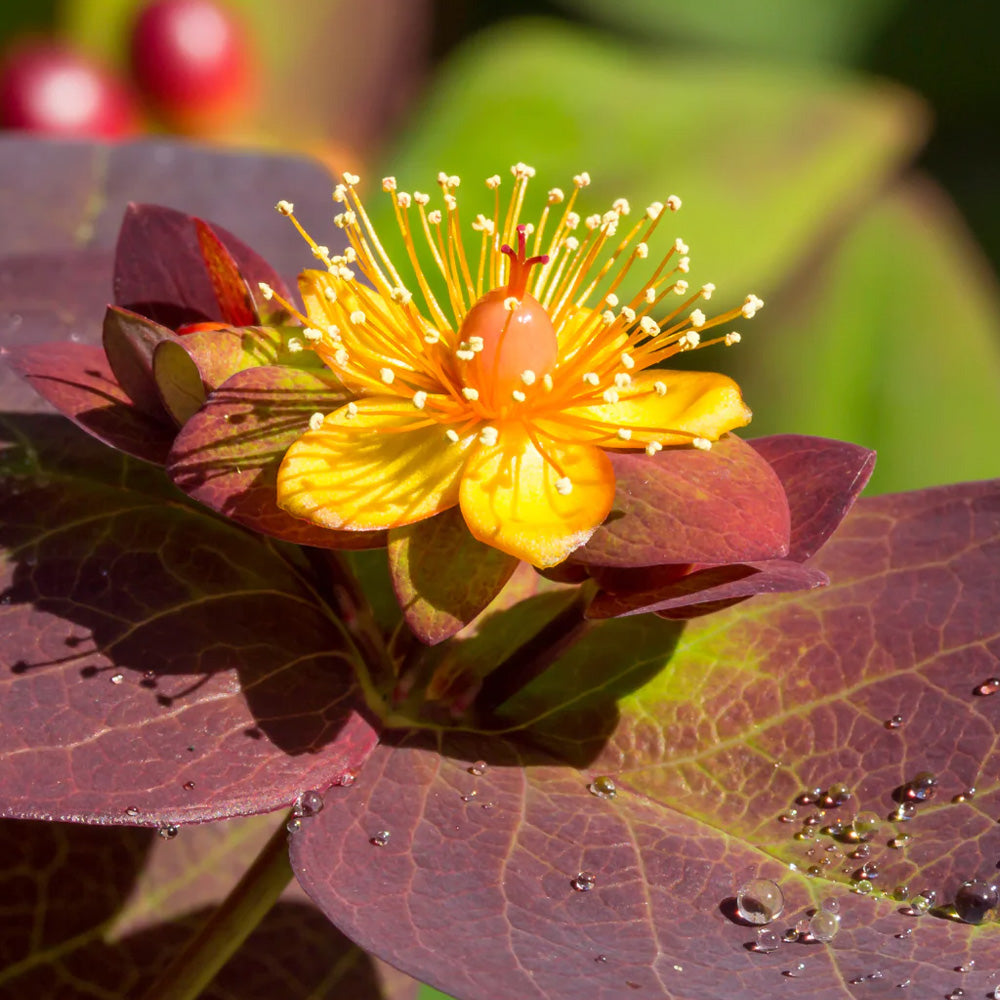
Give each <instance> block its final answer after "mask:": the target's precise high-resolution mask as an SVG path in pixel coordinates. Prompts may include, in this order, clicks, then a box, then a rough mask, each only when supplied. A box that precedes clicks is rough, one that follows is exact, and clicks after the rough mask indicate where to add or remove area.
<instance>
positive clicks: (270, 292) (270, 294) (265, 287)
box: [257, 281, 274, 302]
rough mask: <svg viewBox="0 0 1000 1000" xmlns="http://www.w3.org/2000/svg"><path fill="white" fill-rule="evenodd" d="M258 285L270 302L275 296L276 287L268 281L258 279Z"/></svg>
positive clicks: (265, 298) (266, 299)
mask: <svg viewBox="0 0 1000 1000" xmlns="http://www.w3.org/2000/svg"><path fill="white" fill-rule="evenodd" d="M257 287H258V288H259V289H260V294H261V295H263V296H264V300H265V301H266V302H270V301H271V299H273V298H274V289H273V288H272V287H271V286H270V285H269V284H268V283H267V282H266V281H258V282H257Z"/></svg>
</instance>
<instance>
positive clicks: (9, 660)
mask: <svg viewBox="0 0 1000 1000" xmlns="http://www.w3.org/2000/svg"><path fill="white" fill-rule="evenodd" d="M53 425H54V426H53ZM4 436H5V438H6V439H7V440H8V441H9V442H11V443H10V444H9V446H8V447H7V449H6V451H4V452H3V453H2V458H3V466H2V467H0V475H2V477H3V478H2V484H0V486H2V488H0V545H2V547H3V552H4V558H3V562H2V570H0V593H2V598H0V633H2V635H3V637H4V641H3V645H4V659H5V663H6V664H7V666H6V668H5V670H4V672H2V673H0V803H2V804H0V814H2V815H6V816H20V817H28V818H32V817H37V818H57V819H58V818H64V819H70V818H72V819H74V820H87V821H91V822H102V823H142V824H153V825H160V824H162V823H171V822H172V823H178V822H192V821H196V820H204V819H215V818H219V817H224V816H230V815H238V814H246V813H256V812H264V811H267V810H271V809H275V808H278V807H280V806H283V805H287V804H288V803H290V802H292V801H293V800H294V799H295V797H296V796H297V795H298V794H299V793H300V792H301V791H303V790H304V789H307V788H323V787H325V786H326V785H328V784H330V783H331V782H332V781H335V780H336V779H337V777H338V775H340V774H342V773H344V772H345V771H346V770H349V769H353V768H356V767H358V766H359V765H360V764H361V762H362V761H363V760H364V759H365V757H366V756H367V754H368V752H369V751H370V750H371V748H372V746H373V745H374V743H375V740H376V734H375V731H374V730H373V728H372V726H371V725H370V724H369V723H368V722H366V721H365V719H364V718H363V717H362V716H361V715H359V714H358V713H357V711H356V707H357V706H358V705H359V704H360V699H359V693H358V688H357V686H356V684H355V680H354V669H355V665H356V661H357V653H356V651H355V648H354V646H353V644H352V642H351V640H350V639H349V638H348V636H347V634H346V633H345V631H344V629H343V627H342V626H341V625H340V624H339V623H338V622H337V620H336V619H334V618H333V616H332V615H331V613H330V611H329V610H328V609H327V608H325V607H324V606H323V605H322V604H320V603H319V602H318V601H317V598H316V596H315V589H314V587H313V586H311V585H310V583H309V581H308V580H307V579H304V578H303V576H302V570H301V568H295V567H293V566H292V565H291V564H290V563H288V562H286V561H285V559H284V558H282V556H281V555H280V554H278V553H277V552H275V550H274V549H273V548H272V547H271V546H270V545H269V544H268V543H267V542H266V541H264V540H261V539H258V538H255V537H253V536H252V535H249V534H247V533H246V532H245V531H243V530H242V529H240V528H237V527H235V526H233V525H230V524H227V523H226V522H224V521H222V520H220V519H218V518H216V517H211V516H206V515H205V514H204V513H202V512H200V511H198V510H197V509H194V508H192V507H191V506H190V505H188V504H187V503H186V502H183V501H182V500H181V499H180V498H178V495H177V494H176V492H175V491H174V490H173V488H172V486H171V485H170V483H169V481H167V480H166V478H165V477H164V476H163V474H162V473H161V472H160V471H159V470H156V469H152V468H148V467H141V468H136V467H134V465H132V464H130V463H129V462H128V461H127V460H121V458H120V456H116V455H115V454H114V453H113V452H110V451H108V450H107V449H105V448H101V447H99V446H97V445H95V444H93V443H91V442H89V441H88V440H87V439H85V438H84V439H81V437H80V435H79V434H78V433H77V432H75V431H73V429H72V428H71V426H70V425H68V424H66V423H65V422H63V421H58V420H56V419H55V418H47V417H43V416H36V417H21V418H9V419H7V420H6V421H5V433H4Z"/></svg>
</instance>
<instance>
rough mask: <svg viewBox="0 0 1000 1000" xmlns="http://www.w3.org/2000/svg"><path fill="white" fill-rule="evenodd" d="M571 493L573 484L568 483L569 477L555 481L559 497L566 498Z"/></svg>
mask: <svg viewBox="0 0 1000 1000" xmlns="http://www.w3.org/2000/svg"><path fill="white" fill-rule="evenodd" d="M572 492H573V484H572V483H571V482H570V479H569V476H562V477H560V478H559V479H557V480H556V493H558V494H559V495H560V496H564V497H567V496H569V495H570V493H572Z"/></svg>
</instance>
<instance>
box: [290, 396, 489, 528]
mask: <svg viewBox="0 0 1000 1000" xmlns="http://www.w3.org/2000/svg"><path fill="white" fill-rule="evenodd" d="M445 431H446V428H445V427H443V426H442V425H441V424H438V423H431V424H428V423H427V419H426V418H425V417H424V415H423V414H422V413H421V412H420V411H418V410H417V409H416V408H415V407H414V406H413V405H412V404H411V403H409V402H408V401H407V400H406V399H402V398H399V397H391V396H372V397H369V398H366V399H359V400H357V401H356V402H355V403H350V404H348V405H347V406H343V407H341V408H340V409H339V410H336V411H334V412H333V413H331V414H328V415H327V417H326V420H325V421H324V422H323V424H322V426H321V427H320V428H319V429H318V430H311V431H307V432H306V433H305V434H303V436H302V437H300V438H299V439H298V441H296V442H295V444H293V445H292V446H291V448H289V449H288V451H287V452H286V454H285V457H284V459H283V460H282V463H281V467H280V469H279V470H278V505H279V506H280V507H283V508H284V509H285V510H287V511H288V512H289V513H290V514H294V515H295V516H296V517H301V518H305V519H306V520H307V521H312V522H313V523H314V524H319V525H322V526H323V527H325V528H346V529H349V530H356V531H368V530H371V529H373V528H395V527H399V526H400V525H403V524H411V523H412V522H413V521H419V520H421V519H422V518H425V517H430V516H431V515H432V514H437V513H440V512H441V511H442V510H446V509H447V508H449V507H454V506H455V504H456V503H458V479H459V475H460V474H461V471H462V466H463V465H464V464H465V459H466V455H467V453H468V450H469V447H470V446H471V445H472V443H473V442H474V441H475V436H474V435H466V436H465V437H464V438H463V439H461V440H459V441H457V442H454V443H453V442H451V441H449V440H448V438H447V437H446V436H445Z"/></svg>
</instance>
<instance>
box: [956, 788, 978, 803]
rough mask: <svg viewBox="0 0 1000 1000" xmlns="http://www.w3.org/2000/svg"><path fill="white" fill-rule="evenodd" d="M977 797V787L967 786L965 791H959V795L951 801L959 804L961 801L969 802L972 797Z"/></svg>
mask: <svg viewBox="0 0 1000 1000" xmlns="http://www.w3.org/2000/svg"><path fill="white" fill-rule="evenodd" d="M975 797H976V789H975V788H974V787H973V788H966V789H965V791H964V792H959V793H958V795H956V796H955V797H954V798H953V799H952V800H951V801H952V802H954V803H955V804H956V805H958V803H960V802H968V801H969V800H970V799H974V798H975Z"/></svg>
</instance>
